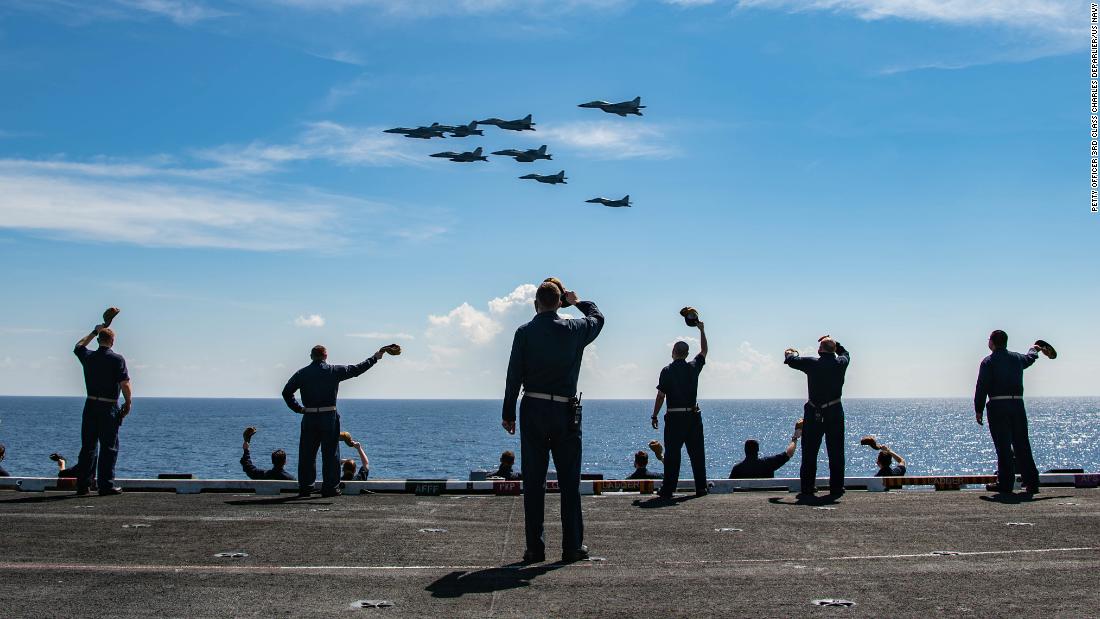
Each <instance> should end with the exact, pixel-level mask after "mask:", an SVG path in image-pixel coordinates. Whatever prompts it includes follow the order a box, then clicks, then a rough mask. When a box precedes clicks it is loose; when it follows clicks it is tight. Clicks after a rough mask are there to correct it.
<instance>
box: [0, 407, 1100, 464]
mask: <svg viewBox="0 0 1100 619" xmlns="http://www.w3.org/2000/svg"><path fill="white" fill-rule="evenodd" d="M82 405H83V398H65V397H12V396H9V397H0V443H3V444H5V445H6V447H7V458H6V459H5V460H4V462H3V464H2V466H3V467H4V468H6V469H7V470H8V472H9V473H11V474H12V475H17V476H50V475H54V474H56V466H55V465H54V463H53V462H51V461H50V460H49V459H48V456H49V454H50V453H52V452H55V451H57V452H61V453H62V454H63V455H65V456H67V457H69V458H71V459H72V462H75V458H76V455H77V452H78V451H79V448H80V413H81V407H82ZM500 406H501V404H500V400H341V401H340V412H341V423H342V427H343V429H344V430H347V431H350V432H351V433H352V435H353V436H355V438H356V439H358V440H360V441H361V442H362V443H363V445H364V447H365V448H366V451H367V455H368V456H369V457H370V462H371V478H372V479H407V478H444V477H446V478H451V479H467V478H468V476H469V474H470V471H471V470H479V469H488V470H494V469H495V467H496V464H497V462H498V459H499V456H500V452H501V451H503V450H505V449H512V450H514V451H515V452H516V453H517V455H519V451H520V450H519V436H518V435H517V436H510V435H508V434H507V433H505V432H504V430H503V429H502V428H501V427H500ZM701 406H702V409H703V419H704V426H705V428H706V455H707V472H708V476H709V477H711V478H716V477H725V476H727V475H728V474H729V470H730V467H731V466H732V465H733V464H734V463H735V462H737V461H738V460H740V459H741V458H742V456H743V453H744V449H743V444H744V441H745V439H747V438H755V439H757V440H759V441H760V445H761V452H762V455H768V454H773V453H776V452H779V451H781V450H782V449H784V448H785V447H786V445H787V441H788V438H789V436H790V434H791V431H792V429H793V424H794V421H795V420H796V419H798V418H799V417H800V416H801V411H802V401H801V400H710V401H703V402H701ZM652 407H653V401H652V400H587V401H585V407H584V452H583V458H584V465H583V470H584V471H585V472H588V473H603V474H604V475H605V476H607V477H609V478H612V477H621V476H623V475H626V474H627V473H629V472H630V471H631V470H632V464H631V463H632V454H633V453H634V452H635V451H637V450H639V449H645V448H646V444H647V443H648V442H649V441H650V440H651V439H653V438H658V439H660V438H662V437H661V435H660V433H659V432H658V431H654V430H653V429H652V428H651V427H650V425H649V416H650V413H651V412H652ZM1027 408H1028V416H1029V419H1030V427H1031V442H1032V446H1033V449H1034V452H1035V461H1036V464H1037V465H1038V466H1039V470H1040V471H1045V470H1047V469H1051V468H1084V469H1085V470H1086V471H1090V472H1095V471H1100V446H1098V444H1100V398H1029V399H1028V400H1027ZM845 409H846V437H847V441H846V460H847V474H848V475H849V476H857V475H871V474H873V473H874V471H875V464H874V456H875V452H873V451H872V450H870V449H869V448H867V447H862V446H860V445H859V439H860V437H861V436H863V435H865V434H873V435H875V436H876V437H878V439H879V441H880V442H884V443H886V444H888V445H890V447H891V448H892V449H894V450H895V451H896V452H898V453H900V454H901V455H902V456H904V457H905V459H906V460H907V463H908V469H909V473H910V474H918V475H923V474H929V475H931V474H971V473H990V472H992V471H993V470H994V469H995V467H996V462H995V456H994V452H993V444H992V442H991V441H990V438H989V432H988V430H987V429H986V427H979V426H978V425H977V424H975V423H974V413H973V408H972V404H971V403H970V400H968V399H962V398H934V399H850V400H845ZM299 420H300V417H299V416H298V415H296V414H294V413H292V412H291V411H289V410H287V408H286V407H285V406H284V405H283V402H282V400H277V399H201V398H140V399H137V400H136V405H135V407H134V411H133V413H132V414H131V416H130V417H129V418H127V420H126V422H125V423H124V424H123V426H122V430H121V439H120V442H121V451H120V455H119V461H118V469H117V475H118V477H122V478H128V477H155V476H156V475H157V474H158V473H167V472H177V473H178V472H184V473H193V474H194V475H195V476H196V477H200V478H216V479H240V478H243V477H244V476H243V474H242V473H241V468H240V464H239V460H240V457H241V440H242V439H241V431H242V430H243V429H244V427H245V426H248V425H254V426H256V427H258V428H259V433H258V434H257V435H256V436H255V437H254V438H253V440H252V453H253V458H254V460H255V461H256V463H257V464H258V465H260V466H265V465H267V464H269V463H270V460H269V454H270V452H271V451H272V450H274V449H276V448H283V449H285V450H286V451H287V454H288V457H289V466H290V469H291V471H292V472H294V471H296V468H297V462H298V427H299ZM662 427H663V426H662ZM824 452H825V450H824V447H822V454H821V460H822V468H819V475H825V474H827V469H825V468H823V467H824V456H825V453H824ZM342 453H343V455H344V456H345V457H355V453H354V452H353V450H351V449H349V448H347V447H346V446H345V447H343V449H342ZM652 462H653V459H652V458H651V463H652ZM799 464H800V456H799V454H798V453H797V452H796V453H795V457H794V458H793V459H792V460H791V462H789V463H788V464H787V465H786V466H785V467H784V468H782V469H780V471H779V473H778V476H781V477H797V476H798V467H799ZM658 467H659V465H658ZM651 468H653V467H651ZM658 470H659V468H658ZM681 477H684V478H686V477H690V468H689V467H688V466H687V462H686V458H685V463H684V468H683V469H682V470H681Z"/></svg>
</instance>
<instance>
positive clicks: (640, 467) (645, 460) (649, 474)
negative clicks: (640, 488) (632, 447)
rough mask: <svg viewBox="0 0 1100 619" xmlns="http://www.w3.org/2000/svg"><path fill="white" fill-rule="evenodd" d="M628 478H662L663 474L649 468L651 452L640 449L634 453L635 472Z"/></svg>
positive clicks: (627, 477)
mask: <svg viewBox="0 0 1100 619" xmlns="http://www.w3.org/2000/svg"><path fill="white" fill-rule="evenodd" d="M626 479H661V475H659V474H657V473H654V472H653V471H650V470H649V454H647V453H646V452H645V451H644V450H641V449H639V450H638V451H637V452H636V453H635V454H634V472H632V473H631V474H629V475H627V476H626Z"/></svg>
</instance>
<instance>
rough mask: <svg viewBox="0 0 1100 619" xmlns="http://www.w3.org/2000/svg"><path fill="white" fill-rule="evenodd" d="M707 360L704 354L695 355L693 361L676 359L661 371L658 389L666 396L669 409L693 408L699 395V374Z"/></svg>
mask: <svg viewBox="0 0 1100 619" xmlns="http://www.w3.org/2000/svg"><path fill="white" fill-rule="evenodd" d="M706 362H707V358H706V357H704V356H703V353H699V354H697V355H695V359H694V360H692V361H685V360H684V359H676V360H674V361H673V362H672V363H670V364H668V365H666V366H665V367H664V369H663V370H661V377H660V378H659V379H658V381H657V388H658V389H660V390H661V393H663V394H665V396H666V398H667V402H668V407H669V408H691V407H692V406H695V404H696V402H695V398H696V396H697V395H698V394H699V372H702V371H703V365H705V364H706Z"/></svg>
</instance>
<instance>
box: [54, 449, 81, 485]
mask: <svg viewBox="0 0 1100 619" xmlns="http://www.w3.org/2000/svg"><path fill="white" fill-rule="evenodd" d="M50 460H53V461H54V462H56V463H57V478H58V479H76V478H77V477H78V475H77V469H76V466H75V465H74V466H69V465H68V462H66V460H65V456H63V455H61V454H59V453H57V452H56V451H55V452H53V453H52V454H50Z"/></svg>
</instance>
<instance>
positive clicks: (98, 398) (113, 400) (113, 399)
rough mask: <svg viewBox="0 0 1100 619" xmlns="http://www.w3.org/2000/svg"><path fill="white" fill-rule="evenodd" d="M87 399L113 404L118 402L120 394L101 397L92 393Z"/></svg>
mask: <svg viewBox="0 0 1100 619" xmlns="http://www.w3.org/2000/svg"><path fill="white" fill-rule="evenodd" d="M87 399H88V400H91V401H93V402H110V403H111V404H118V396H115V397H113V398H101V397H99V396H94V395H90V396H88V397H87Z"/></svg>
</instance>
